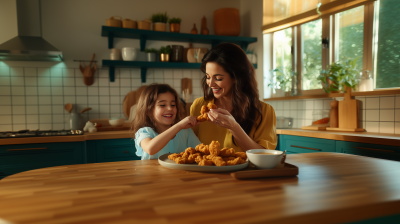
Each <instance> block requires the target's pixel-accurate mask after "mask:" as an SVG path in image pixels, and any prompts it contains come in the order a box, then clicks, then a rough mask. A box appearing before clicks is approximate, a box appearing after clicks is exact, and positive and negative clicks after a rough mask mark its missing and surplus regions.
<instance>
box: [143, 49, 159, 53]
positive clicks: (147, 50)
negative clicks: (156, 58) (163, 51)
mask: <svg viewBox="0 0 400 224" xmlns="http://www.w3.org/2000/svg"><path fill="white" fill-rule="evenodd" d="M144 52H146V53H156V54H157V53H158V50H157V49H155V48H146V49H145V50H144Z"/></svg>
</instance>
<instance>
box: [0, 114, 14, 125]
mask: <svg viewBox="0 0 400 224" xmlns="http://www.w3.org/2000/svg"><path fill="white" fill-rule="evenodd" d="M3 124H12V116H11V115H0V125H3Z"/></svg>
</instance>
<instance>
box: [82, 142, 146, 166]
mask: <svg viewBox="0 0 400 224" xmlns="http://www.w3.org/2000/svg"><path fill="white" fill-rule="evenodd" d="M86 151H87V162H88V163H101V162H115V161H127V160H140V157H138V156H136V148H135V142H134V140H133V139H131V138H123V139H107V140H91V141H86Z"/></svg>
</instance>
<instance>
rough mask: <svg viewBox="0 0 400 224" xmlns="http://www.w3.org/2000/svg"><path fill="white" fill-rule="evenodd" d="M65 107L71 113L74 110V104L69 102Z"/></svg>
mask: <svg viewBox="0 0 400 224" xmlns="http://www.w3.org/2000/svg"><path fill="white" fill-rule="evenodd" d="M64 108H65V110H66V111H68V113H71V111H72V104H70V103H67V104H65V106H64Z"/></svg>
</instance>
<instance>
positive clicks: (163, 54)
mask: <svg viewBox="0 0 400 224" xmlns="http://www.w3.org/2000/svg"><path fill="white" fill-rule="evenodd" d="M169 54H171V46H169V45H167V46H165V47H161V48H160V60H161V62H169Z"/></svg>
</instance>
